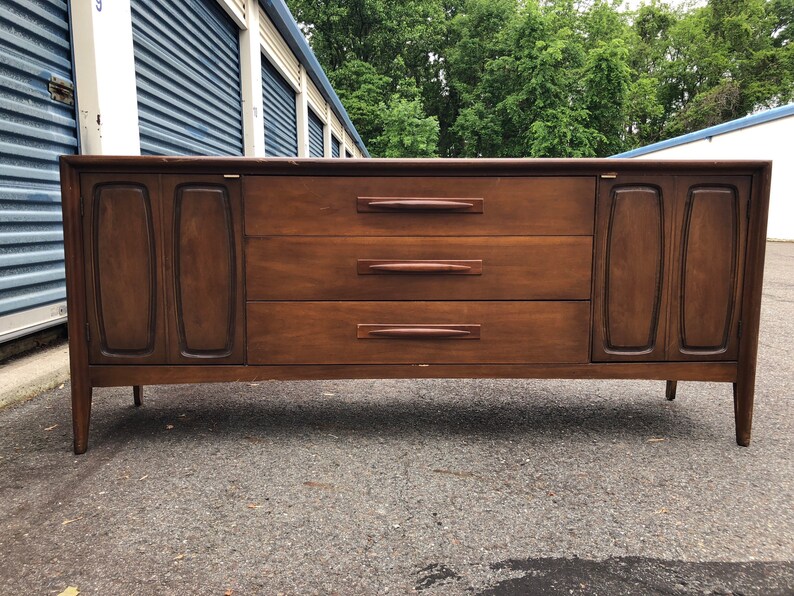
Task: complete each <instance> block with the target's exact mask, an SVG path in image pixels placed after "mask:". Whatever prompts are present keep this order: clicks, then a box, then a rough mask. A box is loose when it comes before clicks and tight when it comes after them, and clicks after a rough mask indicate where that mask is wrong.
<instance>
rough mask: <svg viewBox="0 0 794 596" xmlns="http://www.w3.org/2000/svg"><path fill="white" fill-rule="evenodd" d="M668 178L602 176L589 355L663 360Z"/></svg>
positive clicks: (670, 190) (670, 189)
mask: <svg viewBox="0 0 794 596" xmlns="http://www.w3.org/2000/svg"><path fill="white" fill-rule="evenodd" d="M673 194H674V187H673V184H672V181H671V180H670V179H664V178H653V177H632V178H631V179H623V180H617V179H616V180H614V181H609V182H603V181H602V184H601V190H600V193H599V204H598V216H597V230H596V246H597V248H596V251H597V254H596V286H595V287H596V292H595V296H594V326H593V329H594V331H593V334H594V338H593V360H595V361H610V360H624V361H625V360H662V359H663V358H664V353H665V337H664V331H665V326H666V312H667V296H666V288H667V284H666V281H665V271H666V269H665V264H666V263H667V259H668V255H667V253H668V247H667V245H668V242H667V238H668V236H669V226H670V220H671V216H670V214H671V201H672V197H673Z"/></svg>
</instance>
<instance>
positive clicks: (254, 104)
mask: <svg viewBox="0 0 794 596" xmlns="http://www.w3.org/2000/svg"><path fill="white" fill-rule="evenodd" d="M245 22H246V28H245V29H243V30H242V31H240V70H241V73H240V76H241V83H242V94H243V149H244V154H245V155H246V157H264V156H265V121H264V116H263V109H264V107H263V104H262V49H261V46H260V42H259V2H258V0H246V7H245Z"/></svg>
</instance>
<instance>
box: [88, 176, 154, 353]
mask: <svg viewBox="0 0 794 596" xmlns="http://www.w3.org/2000/svg"><path fill="white" fill-rule="evenodd" d="M81 188H82V189H83V193H84V198H83V209H84V217H85V220H84V228H83V230H82V232H83V241H84V250H85V255H86V263H85V267H86V284H87V287H86V294H85V295H86V296H87V297H88V305H87V307H88V308H87V310H88V329H89V339H90V342H89V354H90V360H91V363H92V364H99V363H108V364H110V363H118V362H129V363H133V362H136V363H143V362H148V363H153V364H156V363H162V362H164V361H165V353H166V341H165V339H166V338H165V331H164V318H165V317H164V311H165V309H164V301H163V285H164V284H163V252H162V247H161V245H160V242H159V240H158V235H159V233H160V228H161V227H162V226H161V214H160V202H161V201H160V188H159V178H158V177H157V176H137V177H135V179H127V178H124V177H123V176H122V177H120V176H112V175H111V176H107V175H105V176H91V175H85V176H83V177H82V180H81Z"/></svg>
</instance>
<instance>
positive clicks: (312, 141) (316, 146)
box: [309, 108, 325, 157]
mask: <svg viewBox="0 0 794 596" xmlns="http://www.w3.org/2000/svg"><path fill="white" fill-rule="evenodd" d="M324 127H325V125H324V124H323V121H322V120H320V118H319V117H318V116H317V114H315V113H314V112H313V111H312V110H311V108H309V157H325V139H324V135H323V132H324V130H323V129H324Z"/></svg>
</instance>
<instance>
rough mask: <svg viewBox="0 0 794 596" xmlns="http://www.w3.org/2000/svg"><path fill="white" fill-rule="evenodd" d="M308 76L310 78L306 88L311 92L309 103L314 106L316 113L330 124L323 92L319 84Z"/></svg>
mask: <svg viewBox="0 0 794 596" xmlns="http://www.w3.org/2000/svg"><path fill="white" fill-rule="evenodd" d="M306 78H307V79H309V80H308V81H307V85H306V89H307V91H308V93H309V105H311V106H314V111H315V113H316V114H317V115H318V116H319V117H320V119H321V120H322V121H323V122H325V123H326V124H328V120H327V119H326V115H325V98H324V97H323V94H322V93H320V90H319V89H318V88H317V85H315V84H314V81H312V80H311V78H309V77H306Z"/></svg>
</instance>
